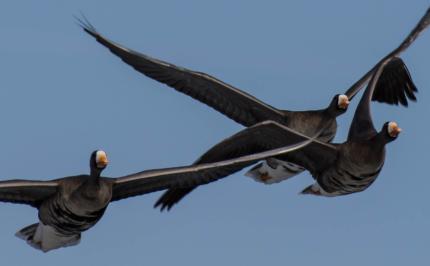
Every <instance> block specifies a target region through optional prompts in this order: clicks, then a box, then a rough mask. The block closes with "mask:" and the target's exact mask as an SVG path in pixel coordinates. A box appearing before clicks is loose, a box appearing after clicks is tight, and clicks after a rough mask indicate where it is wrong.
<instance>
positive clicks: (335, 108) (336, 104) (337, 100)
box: [327, 94, 349, 116]
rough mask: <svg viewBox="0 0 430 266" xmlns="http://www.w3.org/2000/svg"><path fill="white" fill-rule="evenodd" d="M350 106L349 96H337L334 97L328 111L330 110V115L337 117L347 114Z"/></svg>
mask: <svg viewBox="0 0 430 266" xmlns="http://www.w3.org/2000/svg"><path fill="white" fill-rule="evenodd" d="M348 106H349V99H348V96H346V95H344V94H337V95H335V96H334V97H333V99H332V101H331V102H330V105H329V106H328V108H327V109H328V110H329V112H330V113H332V114H334V115H335V116H339V115H341V114H343V113H345V112H346V110H348Z"/></svg>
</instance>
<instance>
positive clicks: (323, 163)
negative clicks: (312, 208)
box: [203, 58, 401, 196]
mask: <svg viewBox="0 0 430 266" xmlns="http://www.w3.org/2000/svg"><path fill="white" fill-rule="evenodd" d="M389 60H390V59H389V58H388V59H386V60H384V61H383V62H382V63H381V66H380V68H379V69H378V70H377V71H376V72H375V74H374V76H373V77H372V79H371V81H370V82H369V85H368V87H367V89H366V91H365V92H364V94H363V96H362V98H361V100H360V103H359V105H358V107H357V109H356V111H355V114H354V118H353V121H352V123H351V126H350V131H349V135H348V139H347V141H346V142H344V143H341V144H330V143H325V142H321V141H318V140H317V139H310V138H309V137H307V136H306V135H304V134H301V133H300V132H297V131H294V130H292V129H290V128H288V127H286V126H284V125H282V124H280V123H278V122H275V121H264V122H262V123H259V124H257V125H254V126H252V127H249V128H246V129H244V130H242V131H241V132H239V133H237V134H235V135H234V136H232V137H230V138H228V139H226V140H225V141H223V142H221V143H219V144H217V145H216V146H214V147H213V148H212V149H211V150H210V151H208V152H207V153H206V154H205V155H204V156H203V158H204V157H212V156H217V155H218V154H222V157H230V156H231V157H236V156H238V157H240V156H243V155H244V154H249V153H254V156H258V152H261V151H265V150H270V149H273V148H277V147H280V146H283V145H291V143H294V142H297V143H303V142H304V141H306V140H308V141H311V143H310V144H308V145H306V146H303V147H302V148H299V149H295V150H291V151H290V152H288V153H285V154H281V155H278V156H274V157H273V158H277V159H279V160H284V161H289V162H293V163H295V164H298V165H302V166H303V167H304V168H305V169H306V170H308V171H309V172H310V173H311V174H312V176H313V177H314V178H315V183H314V184H313V185H311V186H308V187H307V188H305V189H304V190H303V191H302V193H303V194H313V195H318V196H339V195H347V194H351V193H356V192H361V191H363V190H365V189H366V188H368V187H369V186H370V185H371V184H372V183H373V182H374V181H375V179H376V178H377V176H378V175H379V173H380V172H381V170H382V167H383V165H384V161H385V145H386V144H387V143H389V142H391V141H393V140H395V139H396V138H397V136H398V134H399V133H400V132H401V129H400V128H399V127H398V125H397V124H396V123H395V122H386V123H385V124H384V126H383V127H382V130H381V131H380V132H377V131H376V129H375V128H374V126H373V122H372V118H371V115H370V103H371V99H372V94H373V92H374V89H375V86H376V83H377V79H378V77H379V76H380V74H381V72H382V69H383V67H384V66H385V64H386V63H388V61H389ZM320 130H321V131H323V127H321V129H320ZM250 163H251V162H250ZM214 181H215V180H214ZM207 183H208V180H205V183H204V184H207Z"/></svg>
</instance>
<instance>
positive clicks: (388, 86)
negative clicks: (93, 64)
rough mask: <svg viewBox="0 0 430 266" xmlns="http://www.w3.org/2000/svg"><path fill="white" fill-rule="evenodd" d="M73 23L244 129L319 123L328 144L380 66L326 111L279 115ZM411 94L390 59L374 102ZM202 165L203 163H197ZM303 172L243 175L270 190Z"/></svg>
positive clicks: (305, 127) (276, 169)
mask: <svg viewBox="0 0 430 266" xmlns="http://www.w3.org/2000/svg"><path fill="white" fill-rule="evenodd" d="M429 18H430V9H428V10H427V12H426V13H425V15H424V16H423V17H422V18H421V20H420V21H419V23H418V24H417V25H416V26H415V28H414V29H413V30H412V31H411V32H410V34H409V35H408V36H407V37H406V38H405V40H404V41H403V42H402V43H401V44H400V45H399V46H398V47H397V48H396V49H394V50H393V51H392V52H391V53H389V54H388V55H387V56H385V57H384V58H383V59H381V61H380V62H382V61H383V60H384V59H386V58H389V57H392V58H393V57H394V56H397V55H399V54H400V53H401V52H403V51H404V50H406V49H407V48H408V47H409V46H410V44H412V42H413V41H414V40H415V39H416V38H417V37H418V35H419V34H420V33H421V32H422V31H423V30H424V29H425V28H426V27H427V26H428V24H429ZM77 20H78V23H79V25H80V26H81V27H82V28H83V30H84V31H85V32H86V33H88V34H90V35H91V36H92V37H94V38H95V39H96V40H97V41H98V42H99V43H100V44H102V45H103V46H105V47H107V48H108V49H109V50H110V51H111V52H112V53H113V54H115V55H117V56H118V57H120V58H121V59H122V60H123V61H124V62H125V63H127V64H129V65H130V66H132V67H133V68H134V69H136V70H137V71H139V72H140V73H142V74H144V75H146V76H148V77H150V78H153V79H155V80H157V81H159V82H162V83H164V84H166V85H168V86H170V87H172V88H174V89H175V90H177V91H179V92H182V93H184V94H186V95H188V96H191V97H193V98H194V99H196V100H198V101H200V102H202V103H205V104H207V105H208V106H210V107H212V108H214V109H215V110H217V111H219V112H221V113H223V114H224V115H226V116H227V117H229V118H231V119H233V120H234V121H236V122H238V123H240V124H242V125H244V126H246V127H249V126H252V125H256V124H258V123H260V122H262V121H276V122H278V123H281V124H283V125H285V126H287V127H289V128H292V129H294V130H296V131H298V132H301V133H303V134H306V135H313V133H315V132H316V131H317V130H318V125H320V123H321V122H323V124H327V125H329V126H327V127H325V128H326V130H325V131H324V132H322V134H321V136H320V138H319V140H321V141H323V142H331V141H332V140H333V138H334V136H335V134H336V129H337V123H336V117H337V116H339V115H341V114H343V113H344V112H345V111H346V109H347V107H348V104H349V101H351V100H352V99H353V98H354V96H355V95H356V94H357V93H358V92H359V90H360V89H361V88H362V87H363V86H364V85H365V84H366V83H367V82H368V80H369V79H370V77H371V75H372V74H373V73H374V71H375V69H376V68H377V66H378V65H379V64H380V62H378V64H376V65H375V66H374V67H373V68H372V69H371V70H369V71H368V72H367V73H366V74H365V75H364V76H363V77H362V78H360V79H359V80H358V81H357V82H356V83H354V84H353V85H352V86H351V87H350V88H349V89H348V90H347V91H346V92H345V94H340V95H336V96H335V97H334V98H333V99H332V101H331V102H330V104H329V106H328V107H327V108H324V109H320V110H310V111H288V110H279V109H276V108H274V107H272V106H270V105H268V104H266V103H264V102H262V101H260V100H258V99H257V98H255V97H253V96H252V95H249V94H248V93H246V92H244V91H241V90H239V89H237V88H235V87H233V86H231V85H229V84H227V83H224V82H222V81H221V80H218V79H216V78H215V77H212V76H210V75H208V74H205V73H202V72H196V71H192V70H188V69H186V68H183V67H180V66H175V65H173V64H170V63H168V62H164V61H161V60H158V59H155V58H152V57H150V56H148V55H145V54H142V53H139V52H137V51H134V50H131V49H129V48H126V47H124V46H122V45H119V44H117V43H115V42H113V41H110V40H109V39H107V38H105V37H104V36H103V35H101V34H100V33H99V32H98V31H97V30H96V29H95V27H94V26H92V25H91V23H90V22H89V21H88V20H87V19H86V18H85V17H83V19H79V18H78V19H77ZM415 92H417V89H416V87H415V85H414V83H413V82H412V79H411V76H410V74H409V71H408V69H407V67H406V65H405V64H404V62H403V61H402V60H401V59H400V58H397V57H395V58H394V59H393V60H392V61H391V62H390V63H389V64H388V65H387V66H386V67H385V69H384V72H383V73H382V75H381V77H380V78H379V80H378V83H377V85H376V89H375V93H374V94H373V100H375V101H379V102H385V103H388V104H395V105H399V104H400V105H403V106H407V105H408V100H407V99H410V100H413V101H415V100H416V97H415V95H414V93H415ZM218 159H219V158H218ZM221 159H222V158H221ZM203 162H208V161H201V160H198V161H196V163H203ZM302 171H304V168H303V167H302V166H299V165H297V164H293V163H291V162H288V161H282V160H278V159H275V158H268V159H267V160H266V161H265V162H263V163H261V164H258V165H257V166H255V167H253V168H252V169H251V170H250V171H249V172H248V173H246V175H247V176H250V177H252V178H253V179H254V180H256V181H259V182H263V183H265V184H271V183H277V182H280V181H282V180H285V179H288V178H291V177H293V176H295V175H297V174H299V173H301V172H302ZM193 189H194V187H190V188H175V189H170V190H168V191H167V192H166V193H165V194H164V195H163V196H162V197H161V198H160V200H159V201H158V202H157V204H156V206H161V209H164V208H166V207H167V208H168V209H170V207H171V206H172V205H173V204H174V203H175V202H177V201H179V200H180V199H181V198H183V197H184V196H185V195H187V194H188V193H189V192H190V191H192V190H193Z"/></svg>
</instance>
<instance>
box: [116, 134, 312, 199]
mask: <svg viewBox="0 0 430 266" xmlns="http://www.w3.org/2000/svg"><path fill="white" fill-rule="evenodd" d="M313 141H314V139H313V138H303V139H302V141H301V142H299V143H294V144H292V145H288V146H284V147H282V148H278V149H272V150H269V151H267V150H266V151H263V152H260V153H256V154H251V155H245V156H241V157H238V158H233V159H229V160H224V161H219V162H215V163H205V164H198V165H192V166H187V167H175V168H166V169H159V170H148V171H143V172H140V173H136V174H132V175H128V176H124V177H120V178H117V179H114V181H113V191H112V193H113V194H112V201H116V200H120V199H123V198H127V197H133V196H138V195H142V194H146V193H150V192H154V191H159V190H164V189H169V188H172V187H193V186H198V185H203V184H207V183H209V182H213V181H215V180H218V179H221V178H223V177H226V176H228V175H230V174H231V173H234V172H236V171H238V170H240V169H242V168H243V167H245V166H247V165H250V164H253V163H255V162H258V161H259V160H262V159H265V158H269V157H274V156H279V155H284V154H286V153H289V152H293V151H295V150H298V149H301V148H303V147H305V146H306V145H308V144H309V143H311V142H313Z"/></svg>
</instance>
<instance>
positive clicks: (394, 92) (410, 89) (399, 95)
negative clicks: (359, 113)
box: [372, 58, 418, 107]
mask: <svg viewBox="0 0 430 266" xmlns="http://www.w3.org/2000/svg"><path fill="white" fill-rule="evenodd" d="M416 92H418V90H417V88H416V86H415V84H414V82H413V81H412V77H411V75H410V73H409V70H408V68H407V66H406V64H405V63H404V62H403V60H402V59H400V58H395V59H393V60H392V61H391V62H390V63H388V64H387V66H386V67H385V69H384V71H383V72H382V75H381V77H380V79H379V80H378V83H377V85H376V88H375V91H374V93H373V97H372V100H373V101H378V102H383V103H387V104H392V105H399V104H400V105H403V106H405V107H407V106H408V99H409V100H411V101H416V100H417V98H416V96H415V93H416Z"/></svg>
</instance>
